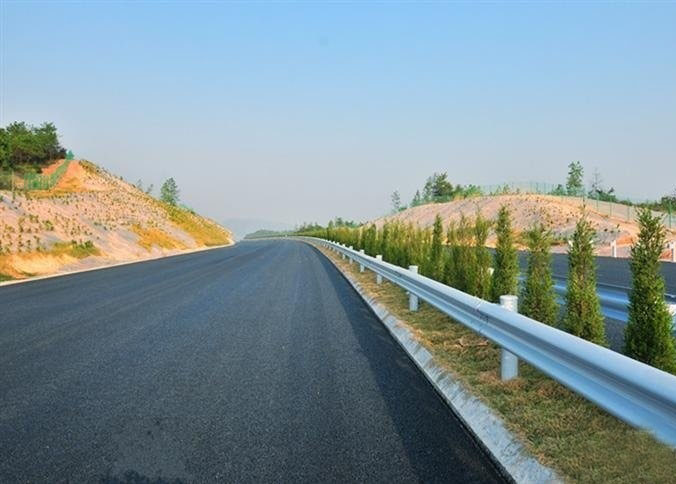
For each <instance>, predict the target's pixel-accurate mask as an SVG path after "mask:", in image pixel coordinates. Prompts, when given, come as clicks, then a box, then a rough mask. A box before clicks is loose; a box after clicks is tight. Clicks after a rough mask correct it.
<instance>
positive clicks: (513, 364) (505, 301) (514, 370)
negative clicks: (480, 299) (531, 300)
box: [500, 295, 519, 381]
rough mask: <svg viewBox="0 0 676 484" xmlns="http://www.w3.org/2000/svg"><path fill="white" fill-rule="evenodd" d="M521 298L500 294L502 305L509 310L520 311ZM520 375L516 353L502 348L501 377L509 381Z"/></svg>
mask: <svg viewBox="0 0 676 484" xmlns="http://www.w3.org/2000/svg"><path fill="white" fill-rule="evenodd" d="M518 304H519V298H518V297H516V296H509V295H508V296H500V306H502V307H503V308H505V309H507V310H509V311H514V312H517V311H518ZM517 376H519V359H518V358H517V357H516V355H514V354H512V353H510V352H509V351H507V350H506V349H504V348H502V350H501V351H500V379H501V380H502V381H509V380H511V379H512V378H516V377H517Z"/></svg>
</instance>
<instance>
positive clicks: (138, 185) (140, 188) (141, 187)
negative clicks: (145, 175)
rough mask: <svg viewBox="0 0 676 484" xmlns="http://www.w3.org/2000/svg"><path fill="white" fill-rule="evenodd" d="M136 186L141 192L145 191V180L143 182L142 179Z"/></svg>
mask: <svg viewBox="0 0 676 484" xmlns="http://www.w3.org/2000/svg"><path fill="white" fill-rule="evenodd" d="M134 186H135V187H136V188H138V189H139V190H141V191H144V190H143V180H141V179H140V178H139V179H138V180H136V183H135V184H134Z"/></svg>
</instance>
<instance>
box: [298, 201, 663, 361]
mask: <svg viewBox="0 0 676 484" xmlns="http://www.w3.org/2000/svg"><path fill="white" fill-rule="evenodd" d="M639 224H640V234H639V237H638V240H637V242H636V243H635V244H634V245H633V247H632V249H631V261H630V266H631V270H632V275H633V286H632V289H631V293H630V306H629V322H628V325H627V327H626V330H625V343H624V353H625V354H626V355H627V356H630V357H632V358H635V359H637V360H639V361H643V362H645V363H648V364H650V365H652V366H655V367H657V368H661V369H663V370H666V371H670V372H676V350H675V346H674V337H673V335H672V317H671V315H670V314H669V311H668V307H667V305H666V303H665V301H664V292H665V286H664V279H663V277H662V275H661V273H660V263H659V259H660V255H661V253H662V251H663V248H664V245H665V241H666V230H665V228H664V226H663V224H662V222H661V220H660V219H659V218H658V217H655V216H653V214H652V213H651V211H650V210H647V209H644V210H642V211H641V212H640V214H639ZM491 230H494V231H495V234H496V238H497V241H496V247H495V251H494V252H493V254H491V252H490V251H489V249H487V248H486V242H487V240H488V237H489V235H490V232H491ZM304 235H312V236H316V237H321V238H326V239H328V240H332V241H334V242H339V243H343V244H346V245H347V246H352V247H353V248H354V249H356V250H361V249H363V250H364V252H365V253H366V254H368V255H371V256H375V255H377V254H380V255H382V257H383V260H385V261H387V262H390V263H392V264H396V265H399V266H401V267H408V266H410V265H417V266H418V268H419V273H420V274H422V275H424V276H427V277H430V278H432V279H435V280H437V281H439V282H442V283H444V284H447V285H449V286H451V287H454V288H456V289H459V290H461V291H463V292H466V293H468V294H472V295H474V296H477V297H480V298H482V299H485V300H487V301H493V302H498V301H499V298H500V296H501V295H505V294H518V295H519V312H520V313H521V314H524V315H526V316H528V317H530V318H533V319H535V320H537V321H540V322H542V323H546V324H549V325H552V326H556V327H559V328H561V329H564V330H565V331H568V332H569V333H571V334H574V335H576V336H579V337H580V338H584V339H586V340H588V341H591V342H593V343H596V344H599V345H606V344H607V343H606V337H605V324H604V317H603V314H602V312H601V305H600V302H599V298H598V295H597V293H596V263H595V259H594V239H595V231H594V229H593V227H592V225H591V223H590V222H589V220H588V219H587V217H586V215H585V212H584V210H583V211H582V212H581V215H580V217H579V219H578V221H577V224H576V228H575V232H574V234H573V235H572V238H571V240H570V243H569V250H568V267H569V271H568V288H567V293H566V298H565V305H564V307H563V308H562V309H560V308H559V307H558V305H557V302H556V294H555V292H554V281H553V278H552V270H551V245H552V240H553V238H552V233H551V232H550V231H549V230H548V229H546V228H545V227H544V226H543V225H542V224H540V223H537V224H535V225H533V226H532V227H531V228H530V230H528V231H526V232H525V233H524V234H523V240H524V242H525V244H526V246H527V251H528V252H527V253H528V264H527V269H526V274H525V280H524V281H523V283H522V284H519V263H518V253H517V236H516V234H515V232H514V230H513V228H512V218H511V214H510V211H509V208H508V207H507V206H503V207H502V208H501V209H500V211H499V213H498V217H497V219H496V220H495V221H491V220H487V219H486V218H484V217H482V215H481V213H477V214H476V217H474V218H473V219H469V218H468V217H466V216H465V215H462V216H461V217H460V220H459V221H458V222H451V223H450V224H449V225H448V226H447V227H444V226H443V223H442V220H441V217H439V216H438V215H437V217H436V219H435V221H434V225H433V227H431V228H420V227H417V226H414V225H413V224H410V223H409V224H404V223H402V222H398V221H390V222H387V223H385V224H384V225H382V226H381V227H376V226H375V225H369V226H361V227H357V228H354V227H345V226H330V227H328V228H326V229H316V230H313V231H309V232H305V233H304Z"/></svg>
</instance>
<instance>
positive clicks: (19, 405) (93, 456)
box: [0, 241, 502, 482]
mask: <svg viewBox="0 0 676 484" xmlns="http://www.w3.org/2000/svg"><path fill="white" fill-rule="evenodd" d="M144 478H147V479H150V480H156V479H159V480H158V482H161V481H169V482H172V481H174V480H176V479H179V480H182V481H188V482H191V481H195V482H217V481H220V482H223V481H227V482H232V481H236V482H246V481H249V482H252V481H256V482H260V481H268V482H269V481H275V482H289V481H313V482H316V481H365V480H369V481H383V482H385V481H387V482H392V481H457V482H495V481H501V480H502V478H501V477H500V475H499V474H498V473H497V471H496V469H495V468H494V466H493V465H492V463H491V462H490V460H489V459H488V458H487V457H486V455H485V454H484V453H483V452H482V451H481V450H480V449H479V447H478V446H477V444H476V443H475V442H474V440H473V439H472V438H471V437H470V436H469V435H468V434H467V433H466V431H465V430H464V428H463V426H462V425H461V424H460V423H459V422H458V420H457V419H456V418H455V417H454V416H453V414H452V413H451V411H450V410H449V409H448V408H447V407H446V406H445V405H444V403H443V402H442V401H441V399H440V398H439V397H438V396H437V395H436V393H435V392H434V391H433V389H432V388H431V386H430V385H429V384H428V383H427V382H426V381H425V379H424V378H423V377H422V375H421V374H420V373H419V372H418V370H417V369H416V368H415V366H414V365H413V364H412V363H411V361H410V360H409V359H408V358H407V356H406V355H405V353H404V352H403V351H402V350H401V349H400V348H399V347H398V346H397V344H396V343H395V342H394V341H393V340H392V339H391V338H390V336H389V334H388V333H387V331H386V330H385V329H384V328H383V326H382V325H381V324H380V323H379V322H378V321H377V320H376V319H375V317H374V316H373V314H372V313H371V312H370V310H369V309H368V308H367V307H366V306H365V305H364V303H363V302H362V300H361V299H360V298H359V296H358V295H357V294H356V293H355V292H354V291H353V290H352V289H351V287H350V286H349V285H348V283H347V282H346V281H345V280H344V279H343V278H342V276H341V275H340V274H339V273H338V272H337V271H336V269H335V268H334V267H333V266H332V265H331V263H330V262H329V261H327V260H326V259H325V258H324V257H323V256H322V255H321V254H319V253H318V252H317V251H316V250H315V249H313V248H312V247H310V246H308V245H306V244H303V243H300V242H294V241H261V242H247V243H242V244H238V245H237V246H235V247H231V248H226V249H216V250H212V251H207V252H201V253H195V254H190V255H185V256H179V257H173V258H168V259H162V260H156V261H152V262H146V263H140V264H134V265H128V266H122V267H116V268H111V269H106V270H101V271H94V272H87V273H82V274H77V275H71V276H66V277H60V278H54V279H46V280H42V281H35V282H29V283H26V284H18V285H13V286H6V287H0V482H63V481H71V482H91V481H103V482H106V481H107V482H127V481H129V482H145V481H143V479H144Z"/></svg>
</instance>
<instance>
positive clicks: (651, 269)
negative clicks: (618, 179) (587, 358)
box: [624, 208, 676, 373]
mask: <svg viewBox="0 0 676 484" xmlns="http://www.w3.org/2000/svg"><path fill="white" fill-rule="evenodd" d="M638 222H639V226H640V232H639V236H638V241H637V242H636V244H634V246H633V247H632V248H631V262H630V265H631V272H632V278H633V281H632V288H631V292H630V293H629V322H628V324H627V328H626V330H625V336H624V352H625V354H626V355H627V356H630V357H631V358H635V359H637V360H639V361H642V362H644V363H647V364H649V365H652V366H654V367H656V368H660V369H662V370H665V371H670V372H672V373H675V372H676V350H675V349H674V337H673V336H672V334H671V331H672V320H671V315H670V314H669V311H668V309H667V306H666V303H665V302H664V278H663V277H662V275H661V273H660V263H659V259H660V255H661V254H662V251H663V250H664V242H665V239H666V233H665V228H664V225H662V222H661V221H660V218H659V217H657V216H655V217H654V216H653V215H652V213H651V211H650V209H647V208H646V209H642V210H640V211H639V214H638Z"/></svg>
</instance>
